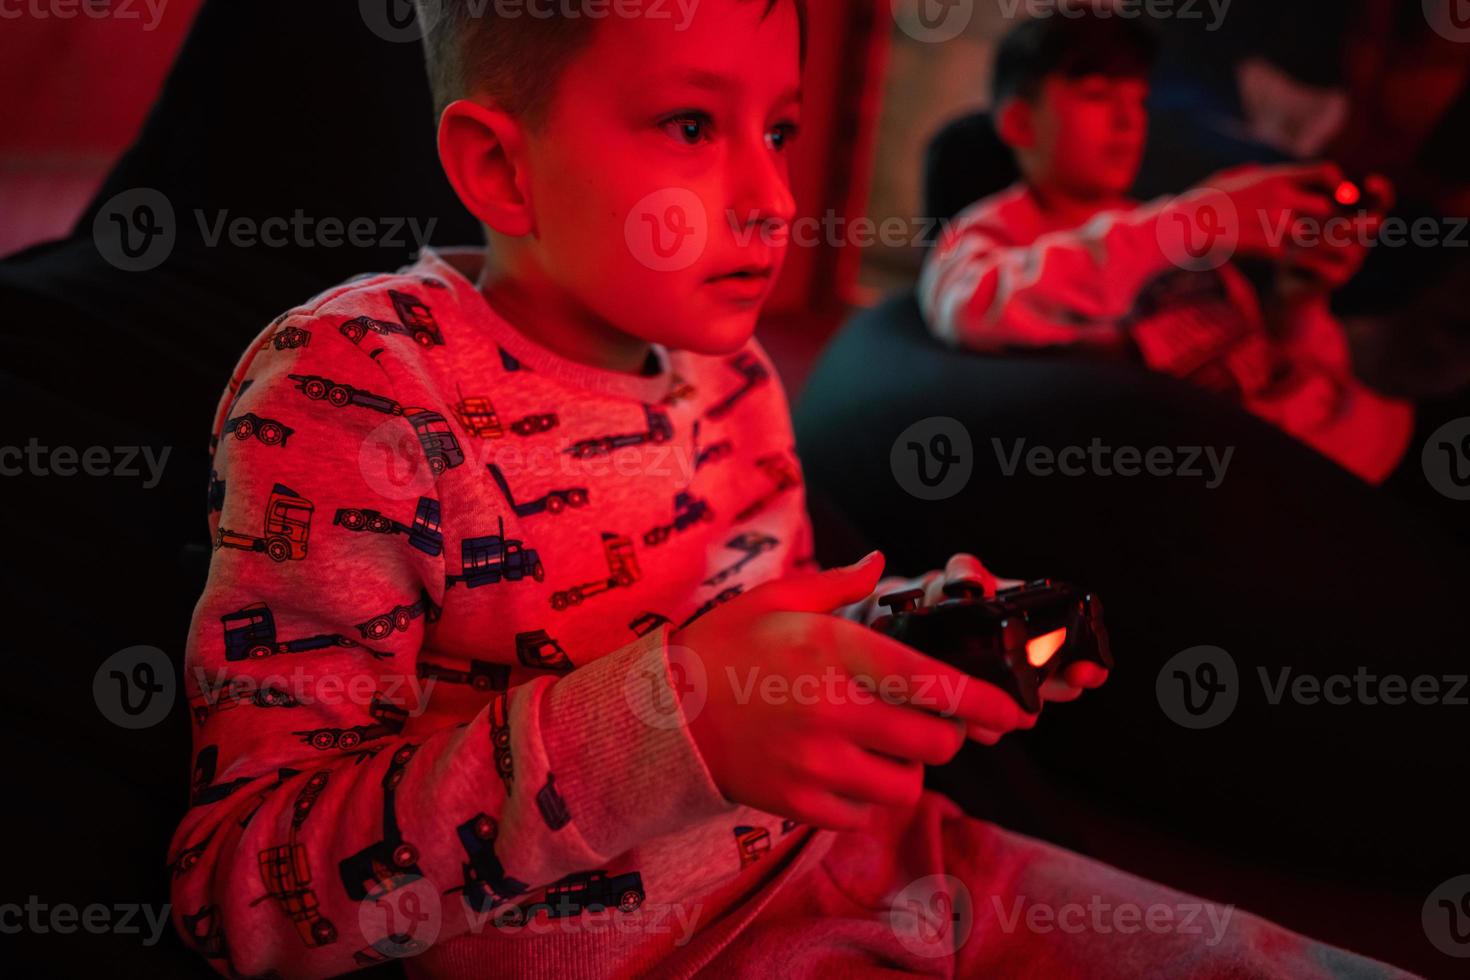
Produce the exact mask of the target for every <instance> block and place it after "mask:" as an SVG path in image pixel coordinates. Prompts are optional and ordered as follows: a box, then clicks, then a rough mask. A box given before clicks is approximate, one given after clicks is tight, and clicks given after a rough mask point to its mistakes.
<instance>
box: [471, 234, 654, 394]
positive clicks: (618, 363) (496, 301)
mask: <svg viewBox="0 0 1470 980" xmlns="http://www.w3.org/2000/svg"><path fill="white" fill-rule="evenodd" d="M477 286H478V287H479V290H480V292H481V293H482V294H483V295H484V296H485V299H486V300H487V301H488V302H489V303H490V305H491V306H492V307H493V308H494V309H495V311H496V312H497V313H499V314H500V315H501V316H502V317H504V318H505V320H506V321H507V322H508V323H510V324H511V325H512V326H513V327H515V328H516V329H517V330H520V331H523V332H525V333H527V334H528V336H530V337H531V338H532V339H534V340H535V341H536V342H537V343H538V344H540V345H541V346H542V347H545V348H547V349H548V350H550V351H551V352H553V353H555V354H558V355H560V356H562V357H564V358H566V359H567V360H569V361H574V362H576V363H578V364H585V365H588V366H589V367H595V368H601V369H602V370H604V371H617V372H620V373H623V374H638V375H642V374H647V373H648V370H647V369H648V365H649V360H650V357H651V355H652V354H653V345H652V344H650V343H649V342H648V341H646V340H643V339H642V338H640V337H635V336H633V335H632V334H629V333H625V332H623V331H621V330H619V329H617V328H616V327H614V326H613V325H612V324H610V323H608V322H607V321H605V320H603V319H602V318H600V317H598V316H596V315H595V314H593V313H592V312H591V311H590V310H588V309H586V308H585V307H583V306H581V305H580V304H577V303H573V302H569V301H568V299H567V296H566V294H565V293H564V292H562V291H561V290H560V289H557V288H555V287H554V286H552V285H550V284H549V283H544V282H537V281H535V280H534V279H531V278H530V277H517V276H511V275H508V274H506V273H505V271H504V270H503V269H498V268H497V267H496V264H495V262H494V261H493V260H487V261H486V262H485V266H484V272H483V273H482V274H481V276H480V281H479V283H477Z"/></svg>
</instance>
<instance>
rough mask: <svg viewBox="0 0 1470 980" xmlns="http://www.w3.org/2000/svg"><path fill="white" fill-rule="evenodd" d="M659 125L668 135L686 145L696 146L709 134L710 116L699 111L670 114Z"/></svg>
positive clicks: (707, 137)
mask: <svg viewBox="0 0 1470 980" xmlns="http://www.w3.org/2000/svg"><path fill="white" fill-rule="evenodd" d="M659 125H660V126H661V127H662V128H663V131H664V132H665V133H668V134H669V136H671V137H673V138H674V139H676V140H678V141H679V142H681V143H684V144H686V145H688V146H697V145H698V144H700V143H703V142H705V141H706V140H708V139H709V136H710V118H709V117H708V116H706V115H704V114H703V113H699V112H686V113H682V114H681V115H677V116H671V117H670V118H668V119H665V120H664V121H663V122H662V123H660V124H659Z"/></svg>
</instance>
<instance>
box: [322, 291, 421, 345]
mask: <svg viewBox="0 0 1470 980" xmlns="http://www.w3.org/2000/svg"><path fill="white" fill-rule="evenodd" d="M388 297H389V298H390V299H392V300H393V309H394V311H395V312H396V313H397V314H398V319H399V320H401V321H403V322H402V323H394V322H393V321H391V320H375V319H373V318H372V317H368V316H360V317H357V318H356V319H354V320H348V321H347V322H346V323H344V324H342V327H341V330H342V336H344V337H346V338H347V339H348V340H350V341H352V342H353V343H354V344H360V343H362V339H363V338H364V337H366V336H367V335H368V334H370V333H376V334H381V335H384V336H386V335H388V334H400V335H402V336H406V337H412V338H413V339H414V340H415V341H416V342H418V344H419V345H420V346H421V347H436V346H437V347H442V346H443V345H444V336H443V334H441V333H440V332H439V324H438V323H437V322H435V320H434V314H433V312H432V311H430V309H429V307H428V305H427V304H425V303H424V302H423V301H422V300H420V299H418V298H417V297H415V296H410V295H409V294H408V293H400V292H397V291H396V290H390V291H389V292H388Z"/></svg>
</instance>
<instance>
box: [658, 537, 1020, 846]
mask: <svg viewBox="0 0 1470 980" xmlns="http://www.w3.org/2000/svg"><path fill="white" fill-rule="evenodd" d="M882 571H883V561H882V556H881V555H879V554H878V553H876V552H875V553H874V554H872V555H869V556H868V557H867V558H865V559H863V560H862V561H861V562H858V563H857V564H856V565H851V566H848V567H846V568H838V569H833V570H831V571H827V572H820V573H817V574H813V575H803V576H796V577H791V578H785V579H781V580H779V581H776V582H770V583H767V584H765V585H762V586H759V587H758V588H755V589H752V590H751V591H750V592H747V593H745V594H743V595H741V596H738V597H737V598H735V599H732V600H731V601H729V602H727V603H725V604H724V605H722V606H720V607H718V608H717V609H715V610H714V611H713V612H710V613H709V614H707V615H705V616H702V617H700V618H699V619H698V620H696V621H695V622H694V623H693V624H692V625H690V626H689V627H688V628H687V629H684V630H681V631H679V632H677V633H675V634H674V635H673V636H672V637H671V638H670V642H671V643H673V644H675V645H678V646H683V647H686V648H688V649H689V650H691V651H693V653H694V655H696V656H697V657H698V658H699V659H700V660H701V662H702V663H703V666H704V668H705V672H706V676H707V677H708V681H709V691H708V695H707V698H706V701H705V705H704V707H703V709H702V710H701V711H698V712H696V713H695V714H694V716H693V717H692V718H690V719H689V733H690V736H691V737H692V738H693V739H694V741H695V744H696V745H697V746H698V747H699V750H700V754H701V755H702V756H703V758H704V760H705V763H706V765H708V766H709V770H710V774H711V775H712V776H713V777H714V781H715V784H716V785H717V786H719V788H720V791H721V792H722V793H724V795H725V797H726V798H727V799H729V800H731V801H733V802H736V803H742V804H745V805H747V806H752V807H756V808H758V809H761V810H765V811H767V812H769V813H776V814H781V815H782V816H788V817H792V818H795V819H797V820H801V821H803V822H806V823H810V824H813V825H815V826H820V827H828V828H832V829H851V828H855V827H859V826H862V825H863V824H864V823H865V819H866V816H865V815H866V811H867V808H868V807H869V806H872V805H874V804H877V805H884V806H899V807H904V806H911V805H913V804H914V803H915V802H916V801H917V800H918V798H919V795H920V793H921V792H922V791H923V779H924V769H923V766H924V764H926V763H927V764H931V765H939V764H942V763H945V762H948V761H949V760H950V759H952V758H953V757H954V755H955V753H956V752H958V751H959V748H960V746H961V745H962V744H963V743H964V740H965V734H966V732H967V731H973V730H979V731H984V732H987V733H993V732H999V733H1005V732H1009V731H1012V730H1014V729H1016V728H1030V727H1031V726H1032V725H1034V724H1035V723H1036V716H1035V715H1028V714H1026V713H1025V712H1024V711H1023V710H1022V709H1021V708H1020V707H1019V706H1018V705H1017V704H1016V703H1015V702H1014V701H1012V700H1011V699H1010V697H1009V696H1007V695H1006V694H1005V693H1004V692H1003V691H1001V690H1000V689H999V688H996V687H994V686H993V685H990V684H986V683H984V682H983V681H979V680H976V679H975V678H972V677H969V676H968V675H966V674H964V673H962V672H960V671H958V670H955V669H954V668H953V667H950V666H948V665H947V664H943V663H941V662H939V661H937V660H934V659H933V658H931V657H926V656H925V655H923V654H922V653H919V652H918V651H917V650H913V649H911V648H909V647H907V646H904V645H903V644H901V643H898V642H896V641H894V640H892V639H890V638H888V637H886V636H884V635H882V634H881V633H878V632H876V631H874V630H872V629H869V628H868V627H866V626H863V625H861V624H859V623H855V622H851V621H849V620H845V619H842V618H839V617H837V616H833V615H830V613H831V612H832V611H833V610H835V609H837V608H838V607H840V606H844V605H848V604H850V603H853V602H857V601H859V600H861V599H863V598H865V597H867V596H869V595H870V594H871V593H872V592H873V589H874V587H875V586H876V585H877V584H878V580H879V577H880V576H881V574H882ZM772 677H778V678H781V679H782V681H781V683H780V685H779V686H775V685H773V686H772V687H771V688H769V689H767V688H766V687H765V686H764V685H765V684H767V683H769V680H768V679H769V678H772ZM768 691H773V692H777V693H774V694H769V693H767V692H768ZM874 691H876V692H877V693H876V694H874V693H873V692H874Z"/></svg>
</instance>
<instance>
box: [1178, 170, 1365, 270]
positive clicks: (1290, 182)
mask: <svg viewBox="0 0 1470 980" xmlns="http://www.w3.org/2000/svg"><path fill="white" fill-rule="evenodd" d="M1342 179H1343V175H1342V170H1341V169H1340V168H1339V167H1338V166H1337V165H1336V164H1332V163H1316V164H1283V165H1275V166H1260V165H1258V164H1247V165H1246V166H1243V167H1235V168H1232V169H1230V170H1225V171H1222V172H1221V173H1218V174H1216V175H1215V176H1213V177H1210V178H1209V179H1207V180H1206V181H1205V182H1204V183H1203V184H1202V185H1201V189H1210V190H1214V191H1217V192H1219V193H1221V194H1224V195H1225V196H1226V197H1228V198H1229V199H1230V203H1231V205H1232V206H1233V207H1234V208H1235V217H1236V226H1237V228H1238V237H1237V241H1236V243H1235V247H1236V251H1237V252H1238V253H1239V254H1240V255H1244V256H1250V257H1254V258H1265V259H1271V260H1279V259H1281V258H1283V257H1284V256H1285V255H1286V254H1287V251H1288V250H1289V249H1290V248H1291V246H1292V241H1293V236H1292V231H1291V229H1292V224H1293V223H1294V222H1295V221H1297V220H1298V219H1302V218H1305V219H1307V220H1309V221H1311V222H1313V223H1314V224H1315V227H1316V228H1317V230H1319V231H1320V230H1321V229H1322V227H1323V226H1324V225H1325V224H1326V222H1327V221H1328V219H1330V218H1332V217H1333V216H1334V215H1336V214H1337V211H1336V205H1335V204H1334V202H1333V200H1332V191H1333V190H1334V189H1335V188H1336V187H1337V185H1338V184H1340V183H1341V182H1342Z"/></svg>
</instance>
